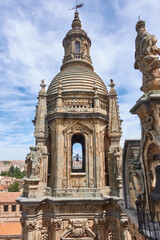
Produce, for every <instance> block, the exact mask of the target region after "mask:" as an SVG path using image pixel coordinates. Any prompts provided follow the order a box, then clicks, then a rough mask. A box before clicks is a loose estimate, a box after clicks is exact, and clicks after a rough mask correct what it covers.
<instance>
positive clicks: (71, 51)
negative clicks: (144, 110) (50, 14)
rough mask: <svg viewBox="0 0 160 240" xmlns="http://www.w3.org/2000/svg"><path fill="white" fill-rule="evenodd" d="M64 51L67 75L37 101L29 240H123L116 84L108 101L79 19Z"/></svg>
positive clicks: (26, 227) (26, 204) (28, 183)
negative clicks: (113, 236)
mask: <svg viewBox="0 0 160 240" xmlns="http://www.w3.org/2000/svg"><path fill="white" fill-rule="evenodd" d="M63 47H64V58H63V64H62V66H61V68H60V72H59V73H58V74H57V75H56V76H55V77H54V79H53V80H52V81H51V83H50V85H49V87H48V90H47V92H46V90H45V84H44V81H42V84H41V87H42V89H41V91H40V93H39V97H38V100H39V101H38V106H37V111H36V118H35V120H34V124H35V138H36V146H35V147H31V148H30V149H31V151H30V153H29V154H28V155H27V157H26V170H27V176H26V178H25V185H24V191H23V196H22V197H21V198H19V201H20V203H21V204H22V205H23V216H22V226H23V234H22V235H23V237H22V239H23V240H28V239H49V240H52V239H54V240H60V239H61V240H62V239H66V240H67V239H68V240H72V239H75V238H79V239H83V240H85V239H86V240H88V239H89V240H93V239H95V238H96V239H98V240H102V239H109V235H110V234H111V231H112V230H113V232H115V233H114V234H116V236H117V238H115V239H119V238H118V236H123V235H124V231H126V230H124V229H125V227H126V226H125V224H124V222H125V217H124V214H122V211H121V209H120V207H119V206H118V204H117V201H118V200H119V199H120V197H122V183H121V148H120V138H121V134H122V132H121V120H120V117H119V109H118V104H117V93H116V91H115V88H114V85H115V84H114V82H113V80H111V83H110V87H111V90H110V92H109V94H108V91H107V88H106V86H105V84H104V82H103V81H102V79H101V78H100V77H99V76H98V75H97V74H96V73H95V72H94V68H93V66H92V61H91V57H90V47H91V40H90V39H89V37H88V36H87V33H86V32H85V31H84V30H83V29H82V25H81V21H80V19H79V13H78V12H77V11H76V12H75V15H74V20H73V22H72V29H71V30H70V31H69V32H68V33H67V35H66V36H65V38H64V40H63ZM33 169H34V171H33ZM107 216H108V217H107ZM122 219H123V220H122ZM111 223H113V224H111ZM120 225H123V227H122V228H119V227H117V226H120ZM107 236H108V238H107ZM123 239H124V238H123Z"/></svg>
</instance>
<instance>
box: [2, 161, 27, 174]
mask: <svg viewBox="0 0 160 240" xmlns="http://www.w3.org/2000/svg"><path fill="white" fill-rule="evenodd" d="M11 166H14V167H18V168H19V169H20V171H21V172H22V171H24V161H23V160H13V161H0V173H1V172H2V171H4V172H6V171H8V170H9V169H10V167H11Z"/></svg>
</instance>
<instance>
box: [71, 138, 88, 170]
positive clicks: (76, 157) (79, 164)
mask: <svg viewBox="0 0 160 240" xmlns="http://www.w3.org/2000/svg"><path fill="white" fill-rule="evenodd" d="M71 169H72V172H85V139H84V136H83V135H81V134H74V135H73V137H72V161H71Z"/></svg>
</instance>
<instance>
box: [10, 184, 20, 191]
mask: <svg viewBox="0 0 160 240" xmlns="http://www.w3.org/2000/svg"><path fill="white" fill-rule="evenodd" d="M19 191H20V187H19V182H14V183H12V184H11V186H10V187H9V188H8V192H19Z"/></svg>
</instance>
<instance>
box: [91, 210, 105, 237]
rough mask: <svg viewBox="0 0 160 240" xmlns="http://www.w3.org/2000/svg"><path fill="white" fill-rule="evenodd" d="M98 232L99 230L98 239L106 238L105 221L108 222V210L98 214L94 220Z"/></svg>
mask: <svg viewBox="0 0 160 240" xmlns="http://www.w3.org/2000/svg"><path fill="white" fill-rule="evenodd" d="M94 223H95V227H96V232H97V234H96V235H97V239H98V240H102V239H105V223H106V212H105V211H104V212H103V214H101V215H97V216H96V217H95V220H94Z"/></svg>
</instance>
